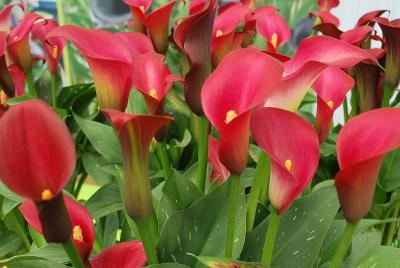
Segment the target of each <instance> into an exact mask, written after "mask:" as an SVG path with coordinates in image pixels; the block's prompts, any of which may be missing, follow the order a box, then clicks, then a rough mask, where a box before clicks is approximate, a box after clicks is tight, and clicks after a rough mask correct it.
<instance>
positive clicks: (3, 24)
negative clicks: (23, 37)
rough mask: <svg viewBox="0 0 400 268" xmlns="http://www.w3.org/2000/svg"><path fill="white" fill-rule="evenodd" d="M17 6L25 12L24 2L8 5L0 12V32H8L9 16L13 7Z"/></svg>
mask: <svg viewBox="0 0 400 268" xmlns="http://www.w3.org/2000/svg"><path fill="white" fill-rule="evenodd" d="M16 6H19V7H20V8H21V9H22V11H25V2H24V1H20V2H19V3H18V4H8V5H6V6H4V7H3V8H2V9H1V10H0V31H5V32H8V31H9V30H10V16H11V11H12V10H13V8H14V7H16Z"/></svg>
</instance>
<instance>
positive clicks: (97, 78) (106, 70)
mask: <svg viewBox="0 0 400 268" xmlns="http://www.w3.org/2000/svg"><path fill="white" fill-rule="evenodd" d="M55 37H56V38H57V40H58V38H59V37H64V38H66V39H69V40H71V42H72V43H74V44H75V46H76V47H77V48H78V50H79V51H80V52H81V53H82V54H83V55H84V57H85V58H86V60H87V62H88V64H89V68H90V70H91V71H92V75H93V80H94V85H95V88H96V95H97V102H98V103H99V106H100V107H101V108H113V109H117V110H121V111H124V110H125V108H126V106H127V104H128V97H129V93H130V90H131V87H132V72H133V70H132V59H131V55H130V53H129V51H128V49H127V48H126V47H125V46H124V44H123V43H122V41H121V39H119V38H118V37H117V36H116V35H114V34H112V33H110V32H106V31H103V30H93V29H84V28H80V27H77V26H72V25H65V26H61V27H58V28H56V29H54V30H52V31H51V32H50V33H49V34H48V35H47V37H46V38H47V40H48V41H49V42H50V44H53V38H55Z"/></svg>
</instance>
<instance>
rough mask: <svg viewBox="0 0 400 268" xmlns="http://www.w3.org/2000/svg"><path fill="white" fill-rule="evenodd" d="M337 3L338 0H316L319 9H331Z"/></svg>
mask: <svg viewBox="0 0 400 268" xmlns="http://www.w3.org/2000/svg"><path fill="white" fill-rule="evenodd" d="M338 5H339V0H318V6H319V8H320V10H327V11H329V10H331V9H332V8H334V7H337V6H338Z"/></svg>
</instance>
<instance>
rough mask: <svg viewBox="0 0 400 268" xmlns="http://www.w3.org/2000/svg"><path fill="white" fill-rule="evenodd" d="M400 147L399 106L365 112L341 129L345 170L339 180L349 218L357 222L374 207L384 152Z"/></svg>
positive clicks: (339, 152)
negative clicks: (376, 186)
mask: <svg viewBox="0 0 400 268" xmlns="http://www.w3.org/2000/svg"><path fill="white" fill-rule="evenodd" d="M377 137H379V138H377ZM399 146H400V109H399V108H382V109H376V110H372V111H369V112H365V113H362V114H361V115H358V116H356V117H354V118H353V119H351V120H350V121H349V122H348V123H347V124H346V125H344V127H343V128H342V129H341V131H340V132H339V136H338V139H337V155H338V161H339V166H340V169H341V171H340V172H339V173H338V174H337V175H336V177H335V182H336V189H337V191H338V196H339V201H340V204H341V206H342V209H343V211H344V213H345V216H346V218H347V220H349V221H351V222H355V221H357V220H358V219H360V218H362V217H363V216H364V215H365V214H366V213H367V212H368V210H369V209H370V208H371V205H372V198H373V195H374V190H375V185H376V180H377V177H378V174H379V169H380V166H381V164H382V161H383V158H384V155H385V154H386V153H388V152H389V151H391V150H394V149H396V148H397V147H399Z"/></svg>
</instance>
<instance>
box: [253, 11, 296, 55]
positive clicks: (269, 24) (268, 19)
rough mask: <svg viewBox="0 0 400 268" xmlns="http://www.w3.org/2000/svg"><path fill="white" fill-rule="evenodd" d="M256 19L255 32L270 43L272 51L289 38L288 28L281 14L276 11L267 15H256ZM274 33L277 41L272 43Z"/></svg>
mask: <svg viewBox="0 0 400 268" xmlns="http://www.w3.org/2000/svg"><path fill="white" fill-rule="evenodd" d="M256 20H257V22H256V28H257V32H258V33H259V34H260V35H261V36H262V37H263V38H265V39H266V40H267V42H268V43H270V44H271V46H272V47H273V48H274V51H275V50H277V49H278V48H279V46H281V45H282V44H284V43H286V42H287V41H289V40H290V29H289V26H288V25H287V23H286V20H285V18H284V17H283V16H281V15H279V14H277V13H272V14H269V15H267V16H266V15H264V14H263V15H258V16H257V15H256ZM274 34H275V35H276V36H277V42H276V43H274V44H273V43H272V42H275V41H273V40H272V39H273V35H274ZM274 51H273V52H274Z"/></svg>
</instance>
